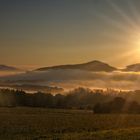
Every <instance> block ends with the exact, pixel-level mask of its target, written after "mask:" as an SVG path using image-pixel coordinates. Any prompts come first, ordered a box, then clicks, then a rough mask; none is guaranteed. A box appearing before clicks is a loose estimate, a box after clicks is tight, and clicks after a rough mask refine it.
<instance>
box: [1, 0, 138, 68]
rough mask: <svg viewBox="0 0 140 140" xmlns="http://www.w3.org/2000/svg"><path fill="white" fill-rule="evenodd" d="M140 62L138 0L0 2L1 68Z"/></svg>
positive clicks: (8, 0) (10, 0)
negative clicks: (100, 62)
mask: <svg viewBox="0 0 140 140" xmlns="http://www.w3.org/2000/svg"><path fill="white" fill-rule="evenodd" d="M93 60H100V61H103V62H107V63H109V64H110V65H113V66H116V67H125V66H126V65H129V64H132V63H140V1H138V0H0V64H6V65H15V66H17V67H42V66H52V65H59V64H75V63H83V62H88V61H93Z"/></svg>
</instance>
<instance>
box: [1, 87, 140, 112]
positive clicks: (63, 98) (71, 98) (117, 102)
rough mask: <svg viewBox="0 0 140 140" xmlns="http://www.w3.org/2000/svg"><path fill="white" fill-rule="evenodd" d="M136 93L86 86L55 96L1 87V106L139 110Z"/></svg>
mask: <svg viewBox="0 0 140 140" xmlns="http://www.w3.org/2000/svg"><path fill="white" fill-rule="evenodd" d="M134 95H135V94H134V93H133V94H132V93H131V94H130V93H128V94H126V93H125V94H124V93H119V94H107V93H106V92H104V91H102V90H95V91H92V90H90V89H85V88H77V89H74V90H73V91H70V92H68V93H67V94H65V95H62V94H56V95H54V96H53V95H52V94H49V93H41V92H37V93H34V94H28V93H26V92H24V91H20V90H10V89H1V90H0V106H8V107H14V106H29V107H47V108H75V109H94V112H95V113H112V112H124V111H125V112H139V111H138V110H140V107H139V104H138V103H137V102H136V101H135V102H133V101H132V100H133V99H134V97H135V96H134ZM136 95H138V93H136ZM139 95H140V94H139ZM137 98H138V96H137ZM130 99H132V100H130ZM125 109H126V110H125ZM127 110H129V111H127ZM133 110H135V111H133Z"/></svg>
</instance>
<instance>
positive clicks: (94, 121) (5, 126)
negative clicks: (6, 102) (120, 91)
mask: <svg viewBox="0 0 140 140" xmlns="http://www.w3.org/2000/svg"><path fill="white" fill-rule="evenodd" d="M0 139H2V140H7V139H9V140H12V139H13V140H16V139H17V140H104V139H105V140H108V139H113V140H114V139H116V140H139V139H140V115H127V114H123V115H116V114H104V115H95V114H93V113H92V112H90V111H78V110H56V109H43V108H0Z"/></svg>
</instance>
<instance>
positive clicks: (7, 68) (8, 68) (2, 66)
mask: <svg viewBox="0 0 140 140" xmlns="http://www.w3.org/2000/svg"><path fill="white" fill-rule="evenodd" d="M17 70H19V69H18V68H15V67H11V66H6V65H0V71H17Z"/></svg>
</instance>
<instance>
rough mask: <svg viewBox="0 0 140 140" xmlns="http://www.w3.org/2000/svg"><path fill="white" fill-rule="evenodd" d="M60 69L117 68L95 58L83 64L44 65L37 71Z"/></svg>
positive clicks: (110, 70)
mask: <svg viewBox="0 0 140 140" xmlns="http://www.w3.org/2000/svg"><path fill="white" fill-rule="evenodd" d="M50 69H51V70H52V69H53V70H58V69H80V70H86V71H105V72H112V71H115V70H117V68H115V67H113V66H110V65H109V64H107V63H104V62H101V61H98V60H94V61H90V62H87V63H81V64H67V65H57V66H51V67H42V68H38V69H36V70H35V71H46V70H50Z"/></svg>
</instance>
